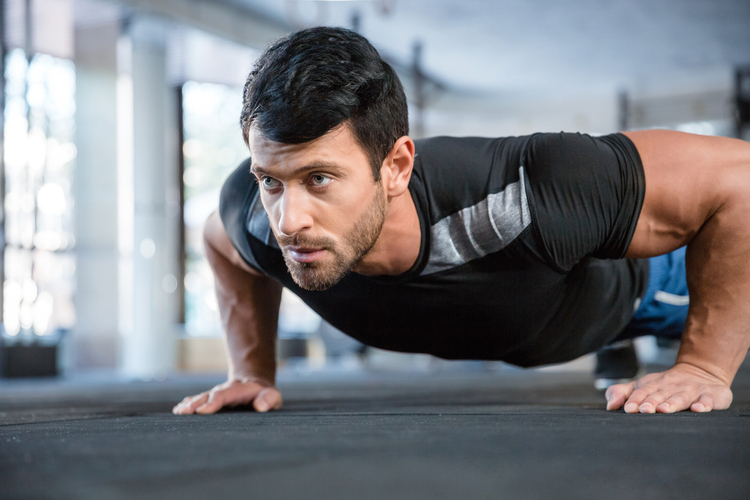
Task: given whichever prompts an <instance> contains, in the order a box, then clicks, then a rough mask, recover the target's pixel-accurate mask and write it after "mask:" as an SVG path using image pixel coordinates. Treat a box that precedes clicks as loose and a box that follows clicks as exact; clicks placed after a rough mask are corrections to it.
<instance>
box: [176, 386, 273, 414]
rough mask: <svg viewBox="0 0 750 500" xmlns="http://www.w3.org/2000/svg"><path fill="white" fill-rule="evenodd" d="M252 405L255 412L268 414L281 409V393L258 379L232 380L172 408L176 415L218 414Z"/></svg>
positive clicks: (190, 397)
mask: <svg viewBox="0 0 750 500" xmlns="http://www.w3.org/2000/svg"><path fill="white" fill-rule="evenodd" d="M250 403H252V405H253V408H254V409H255V411H258V412H266V411H268V410H277V409H279V408H281V404H282V400H281V392H279V390H278V389H277V388H276V387H274V386H273V385H271V384H269V383H266V382H264V381H261V380H258V379H232V380H227V381H226V382H224V383H223V384H219V385H217V386H216V387H214V388H213V389H211V390H210V391H206V392H202V393H200V394H198V395H196V396H188V397H186V398H185V399H183V400H182V401H181V402H180V404H178V405H177V406H175V407H174V408H172V413H174V414H175V415H192V414H194V413H200V414H209V413H216V412H217V411H219V410H220V409H222V408H224V407H232V406H239V405H247V404H250Z"/></svg>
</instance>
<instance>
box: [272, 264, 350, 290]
mask: <svg viewBox="0 0 750 500" xmlns="http://www.w3.org/2000/svg"><path fill="white" fill-rule="evenodd" d="M286 264H287V269H288V270H289V274H291V275H292V279H293V280H294V282H295V283H297V285H299V286H300V288H303V289H305V290H307V291H309V292H322V291H323V290H328V289H329V288H331V287H332V286H334V285H336V284H337V283H338V282H339V281H341V280H342V279H344V276H346V275H347V273H348V272H349V269H340V268H339V269H330V268H329V269H321V267H324V266H320V265H316V264H317V263H314V264H300V263H298V262H294V261H291V260H287V263H286ZM325 267H330V266H325ZM326 271H327V272H326Z"/></svg>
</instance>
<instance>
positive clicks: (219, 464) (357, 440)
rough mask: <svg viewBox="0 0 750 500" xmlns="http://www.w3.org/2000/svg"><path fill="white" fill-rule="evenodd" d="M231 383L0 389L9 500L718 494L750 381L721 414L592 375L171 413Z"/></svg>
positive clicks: (300, 381)
mask: <svg viewBox="0 0 750 500" xmlns="http://www.w3.org/2000/svg"><path fill="white" fill-rule="evenodd" d="M216 381H218V379H204V380H195V379H189V380H187V379H178V380H172V381H167V382H163V383H151V384H145V383H141V384H104V385H90V384H78V385H76V384H68V385H66V384H59V383H58V384H55V383H51V382H50V383H47V384H46V385H45V384H44V383H42V384H28V385H27V386H26V387H24V386H22V385H18V384H17V385H13V384H5V385H3V386H0V391H2V393H0V420H2V421H3V423H5V424H6V425H2V426H0V484H1V485H2V489H1V490H0V491H1V493H0V497H1V498H3V499H15V498H29V499H32V498H33V499H42V500H44V499H68V498H70V499H84V500H85V499H97V500H99V499H127V498H138V499H152V498H153V499H164V498H180V499H185V500H190V499H199V498H200V499H205V498H212V499H213V498H216V499H231V498H264V499H267V498H280V499H281V498H284V499H296V498H311V499H318V498H319V499H338V498H342V499H343V498H346V499H349V498H356V499H371V498H372V499H376V498H385V499H389V500H390V499H397V498H409V499H419V498H425V499H428V498H429V499H443V498H445V499H454V498H493V499H495V498H555V499H566V498H570V499H574V498H575V499H579V498H615V499H620V498H622V499H626V498H633V499H636V498H637V499H650V498H654V499H656V498H659V499H663V498H722V499H735V498H736V499H743V500H744V499H747V498H748V491H750V475H748V473H747V471H748V470H750V377H748V375H747V373H746V372H743V373H741V374H740V375H738V377H737V380H736V382H735V385H734V387H733V388H734V393H735V401H734V404H733V405H732V408H731V409H730V410H727V411H721V412H711V413H708V414H692V413H680V414H676V415H626V414H624V413H622V412H619V411H618V412H607V411H605V410H604V401H603V398H602V396H601V394H600V393H597V392H596V391H595V390H594V389H593V387H592V386H591V377H590V376H589V375H586V374H580V373H540V372H522V371H508V372H497V373H495V372H483V371H475V372H465V373H464V372H461V373H434V374H373V373H369V374H368V373H364V374H357V375H347V376H346V379H345V380H344V377H342V376H322V375H318V376H315V375H313V376H312V377H308V378H300V377H296V378H295V377H291V378H287V379H285V380H282V381H281V382H280V386H281V388H282V390H283V392H284V396H285V400H286V402H285V406H284V408H283V410H282V411H279V412H274V413H271V414H257V413H255V412H252V411H248V410H247V409H238V410H235V411H226V412H222V413H220V414H218V415H213V416H180V417H178V416H173V415H171V414H170V413H169V411H170V409H171V407H172V406H173V404H174V403H176V402H177V401H179V399H181V398H182V396H184V395H186V394H189V393H193V392H196V391H198V390H203V389H205V388H207V387H210V385H211V384H212V383H214V382H216Z"/></svg>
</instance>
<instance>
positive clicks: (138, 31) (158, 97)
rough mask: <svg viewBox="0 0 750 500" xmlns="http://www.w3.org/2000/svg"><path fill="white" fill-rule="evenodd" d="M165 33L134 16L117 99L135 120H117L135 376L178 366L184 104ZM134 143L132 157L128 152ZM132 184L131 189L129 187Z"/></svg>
mask: <svg viewBox="0 0 750 500" xmlns="http://www.w3.org/2000/svg"><path fill="white" fill-rule="evenodd" d="M166 35H167V29H166V27H165V26H164V25H163V24H162V23H160V22H158V21H157V20H154V19H151V18H148V17H145V16H138V17H135V18H134V19H132V20H131V21H130V22H129V23H128V25H127V27H126V29H125V31H124V33H123V37H124V38H123V39H121V40H120V47H119V53H118V57H120V58H122V60H121V61H120V63H121V64H120V69H119V77H118V78H119V79H120V84H121V88H120V89H119V92H121V94H120V96H118V99H120V101H121V104H122V103H124V102H126V101H127V100H128V99H132V101H131V102H132V117H130V118H131V119H130V120H127V119H126V118H127V117H122V116H121V118H120V123H119V125H118V128H119V131H120V132H123V134H122V141H121V143H120V144H119V145H118V148H120V152H121V158H120V159H119V161H120V163H119V165H118V170H119V174H118V175H119V181H120V185H119V190H120V193H119V195H120V208H119V209H120V217H119V225H120V293H122V294H129V295H130V297H129V298H128V297H121V300H120V314H121V315H124V316H125V317H123V318H121V322H120V332H121V335H122V371H123V373H124V374H125V375H127V376H131V377H136V378H154V377H159V376H163V375H165V374H167V373H169V372H171V371H173V370H174V369H175V367H176V328H175V319H176V309H177V307H178V304H179V302H178V297H177V295H176V294H175V287H174V284H175V280H176V279H182V277H181V276H179V277H178V276H177V269H178V262H177V259H176V255H177V251H176V246H177V238H178V236H177V235H178V229H179V225H178V224H179V196H176V195H177V194H178V193H179V191H178V190H177V189H178V184H177V182H178V179H177V175H178V174H177V153H178V151H179V145H178V144H177V137H178V134H177V123H178V120H177V118H178V114H177V113H178V110H177V109H176V102H175V101H176V97H175V96H176V94H175V92H174V91H173V90H172V89H171V88H170V87H169V85H168V82H167V72H166V66H167V51H166V38H167V36H166ZM128 59H129V60H128ZM128 81H129V82H130V83H131V85H130V89H131V91H132V94H131V95H130V96H128V95H126V94H127V92H128V88H127V87H128ZM124 111H125V110H123V112H124ZM128 121H130V123H127V122H128ZM130 127H132V128H130ZM118 133H119V132H118ZM128 142H130V143H132V156H129V154H128V152H127V151H124V150H123V148H126V147H127V145H128V144H127V143H128ZM131 160H132V161H131ZM130 186H132V193H128V192H126V191H127V189H130ZM131 209H132V213H130V214H128V213H127V212H128V211H129V210H131ZM127 233H130V234H127ZM128 247H129V248H128ZM128 270H131V272H128ZM126 281H129V282H126ZM128 316H129V317H128Z"/></svg>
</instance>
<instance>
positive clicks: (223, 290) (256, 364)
mask: <svg viewBox="0 0 750 500" xmlns="http://www.w3.org/2000/svg"><path fill="white" fill-rule="evenodd" d="M253 278H255V281H256V283H254V284H253V285H252V286H250V287H249V289H244V290H237V289H232V288H231V287H227V285H226V284H222V285H221V286H220V285H218V284H217V287H216V289H217V290H216V293H217V298H218V302H219V311H220V314H221V319H222V324H223V327H224V334H225V338H226V348H227V358H228V361H229V378H230V379H233V378H259V379H262V380H263V381H266V382H269V383H271V384H273V383H274V381H275V376H276V328H277V324H278V310H279V302H280V300H281V286H280V285H278V284H277V283H275V282H273V281H271V280H270V279H267V278H256V277H253Z"/></svg>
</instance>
